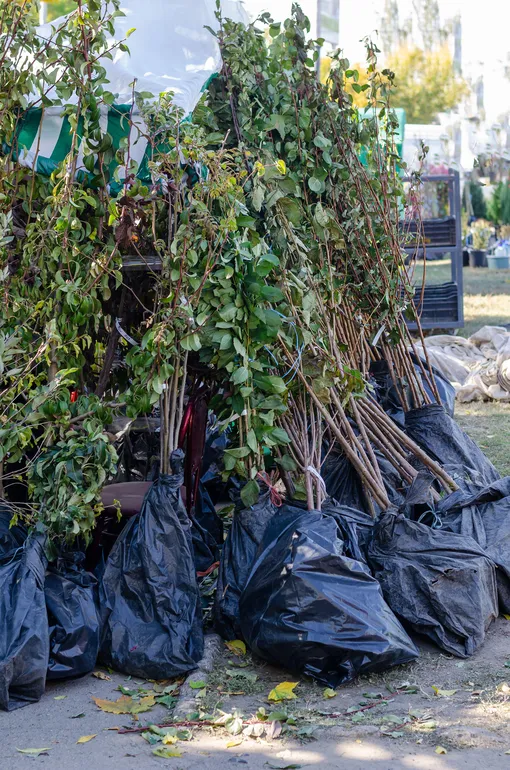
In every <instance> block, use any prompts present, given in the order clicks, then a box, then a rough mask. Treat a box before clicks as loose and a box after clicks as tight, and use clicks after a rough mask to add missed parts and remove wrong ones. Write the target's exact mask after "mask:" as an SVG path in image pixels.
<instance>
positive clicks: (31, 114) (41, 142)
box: [12, 104, 152, 180]
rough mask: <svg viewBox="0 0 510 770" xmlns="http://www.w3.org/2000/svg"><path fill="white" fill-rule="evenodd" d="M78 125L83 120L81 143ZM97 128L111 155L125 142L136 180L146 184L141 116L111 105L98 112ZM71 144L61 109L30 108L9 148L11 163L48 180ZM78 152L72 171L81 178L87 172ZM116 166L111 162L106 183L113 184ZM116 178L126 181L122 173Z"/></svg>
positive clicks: (147, 149)
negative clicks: (105, 137) (135, 167)
mask: <svg viewBox="0 0 510 770" xmlns="http://www.w3.org/2000/svg"><path fill="white" fill-rule="evenodd" d="M80 124H81V125H83V119H81V120H80V121H79V122H78V131H77V137H78V140H81V131H80ZM100 125H101V129H102V133H103V134H109V135H110V137H111V139H112V150H113V153H114V154H115V153H116V152H117V150H119V149H120V146H121V140H122V139H123V138H129V158H130V160H132V161H135V162H136V163H137V164H138V171H137V176H138V177H139V178H140V179H143V180H149V179H150V172H149V166H148V162H149V160H150V159H151V156H152V146H151V144H150V142H149V141H148V139H147V136H146V127H145V124H144V121H143V120H142V118H141V116H140V115H139V114H137V112H136V111H135V110H133V109H132V106H131V105H130V104H120V105H112V106H111V107H109V108H104V109H103V110H102V111H101V118H100ZM72 141H73V134H72V131H71V124H70V122H69V118H68V117H67V116H64V117H62V108H61V107H50V108H47V109H44V108H32V109H29V110H28V111H27V112H26V114H25V116H24V118H23V120H22V121H21V122H20V124H19V127H18V131H17V133H16V136H15V139H14V145H13V148H12V150H13V155H14V159H15V160H18V162H19V163H21V164H22V165H24V166H27V167H29V168H32V169H33V170H34V171H36V172H37V173H39V174H44V175H46V176H49V175H50V174H52V173H53V171H55V169H56V168H57V167H58V165H59V164H61V163H62V161H64V160H65V159H66V157H67V156H68V155H69V153H70V152H71V150H72ZM78 149H79V153H78V162H77V169H76V170H77V174H78V175H84V174H86V173H87V170H86V168H85V164H84V157H83V152H82V150H81V149H80V148H78ZM117 166H118V163H117V161H116V160H115V159H114V160H112V162H111V163H110V166H109V168H108V172H109V177H110V180H113V178H114V172H115V169H116V168H117ZM118 177H119V179H120V180H122V179H124V178H125V177H126V171H125V169H120V171H119V173H118Z"/></svg>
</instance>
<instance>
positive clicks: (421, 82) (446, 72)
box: [360, 0, 469, 123]
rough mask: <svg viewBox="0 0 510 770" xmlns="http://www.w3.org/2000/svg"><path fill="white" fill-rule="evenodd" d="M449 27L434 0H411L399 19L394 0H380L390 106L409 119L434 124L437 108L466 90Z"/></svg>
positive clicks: (446, 107) (453, 103) (452, 103)
mask: <svg viewBox="0 0 510 770" xmlns="http://www.w3.org/2000/svg"><path fill="white" fill-rule="evenodd" d="M453 26H454V22H453V21H448V22H446V23H445V24H442V23H441V16H440V13H439V4H438V2H437V0H413V14H412V16H409V17H408V18H406V19H404V20H403V21H402V20H401V18H400V16H399V9H398V2H397V0H386V2H385V6H384V11H383V14H382V16H381V18H380V41H381V47H382V50H383V53H384V55H385V64H386V66H387V67H388V68H389V69H391V70H393V71H394V72H395V85H396V91H395V94H394V96H393V99H392V102H393V106H394V107H403V108H404V109H405V111H406V115H407V122H408V123H437V122H438V117H439V114H440V113H441V112H448V111H450V110H453V109H455V107H457V106H458V104H459V103H460V102H461V101H462V99H463V98H464V97H465V96H466V95H467V93H468V90H469V89H468V86H467V83H466V82H465V81H464V80H463V79H462V78H461V76H460V75H459V73H458V72H456V71H455V67H454V62H453V57H452V55H451V53H450V48H449V45H448V40H449V37H450V35H451V34H452V30H453ZM360 77H361V75H360Z"/></svg>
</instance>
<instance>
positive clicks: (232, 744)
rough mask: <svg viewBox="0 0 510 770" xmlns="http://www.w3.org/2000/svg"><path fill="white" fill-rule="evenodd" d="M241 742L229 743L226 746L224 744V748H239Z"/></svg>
mask: <svg viewBox="0 0 510 770" xmlns="http://www.w3.org/2000/svg"><path fill="white" fill-rule="evenodd" d="M241 743H242V741H229V742H228V743H227V744H225V748H227V749H233V748H235V746H240V745H241Z"/></svg>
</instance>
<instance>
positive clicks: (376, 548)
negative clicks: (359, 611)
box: [368, 512, 498, 658]
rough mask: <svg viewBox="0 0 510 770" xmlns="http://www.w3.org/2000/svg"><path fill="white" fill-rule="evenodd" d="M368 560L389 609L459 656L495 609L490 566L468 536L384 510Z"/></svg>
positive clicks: (477, 639) (474, 644)
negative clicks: (445, 530) (431, 526)
mask: <svg viewBox="0 0 510 770" xmlns="http://www.w3.org/2000/svg"><path fill="white" fill-rule="evenodd" d="M368 556H369V564H370V566H371V568H372V571H373V574H374V576H375V577H376V578H377V580H378V581H379V582H380V584H381V587H382V590H383V593H384V597H385V599H386V601H387V602H388V604H389V605H390V607H391V608H392V610H393V611H394V612H395V613H396V614H397V615H398V616H399V618H401V619H403V620H404V621H406V622H407V623H409V624H410V626H411V627H412V628H413V629H414V630H415V631H417V632H418V633H421V634H424V635H425V636H427V637H429V638H430V639H432V641H434V642H435V643H436V644H438V645H439V647H441V648H442V649H443V650H446V652H449V653H451V654H452V655H457V656H459V657H462V658H465V657H467V656H469V655H472V654H473V653H474V652H475V650H477V649H478V647H479V646H480V645H481V644H482V642H483V640H484V638H485V632H486V631H487V628H488V627H489V625H490V623H491V622H492V621H493V620H494V619H495V618H496V617H497V615H498V599H497V589H496V575H495V568H494V565H493V564H492V562H491V561H490V560H489V559H488V558H487V556H486V555H485V554H484V552H483V550H482V549H481V548H480V546H479V545H478V544H477V543H476V542H475V541H474V540H472V539H471V538H469V537H464V536H461V535H457V534H454V533H452V532H444V531H443V530H441V529H431V528H430V527H428V526H426V525H425V524H420V523H418V522H415V521H410V520H409V519H406V518H405V517H404V516H403V515H402V514H395V513H391V512H389V513H387V514H385V515H384V516H383V517H382V518H381V520H380V521H379V522H378V523H377V524H376V526H375V528H374V533H373V537H372V540H371V542H370V544H369V547H368Z"/></svg>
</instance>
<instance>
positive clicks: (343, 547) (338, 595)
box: [240, 505, 418, 687]
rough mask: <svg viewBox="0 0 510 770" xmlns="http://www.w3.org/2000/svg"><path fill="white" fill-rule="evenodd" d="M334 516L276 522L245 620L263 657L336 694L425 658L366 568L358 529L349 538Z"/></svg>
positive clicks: (290, 514)
mask: <svg viewBox="0 0 510 770" xmlns="http://www.w3.org/2000/svg"><path fill="white" fill-rule="evenodd" d="M332 512H333V508H332V507H331V506H328V510H327V511H324V512H322V513H319V512H318V511H303V510H302V509H299V508H296V507H292V506H288V505H286V506H284V507H283V508H282V509H281V512H280V513H278V515H277V516H275V517H274V518H273V520H272V521H271V522H270V524H269V526H268V527H267V529H266V532H265V534H264V537H263V539H262V542H261V544H260V548H259V551H258V555H257V558H256V561H255V563H254V565H253V568H252V571H251V574H250V576H249V578H248V582H247V585H246V588H245V590H244V592H243V594H242V596H241V601H240V618H241V628H242V631H243V635H244V638H245V639H246V641H247V642H248V644H249V646H250V647H251V649H252V651H253V652H255V653H256V654H257V655H259V656H260V657H262V658H264V659H265V660H267V661H269V662H270V663H273V664H276V665H282V666H285V667H286V668H289V669H292V670H295V671H298V672H300V673H304V674H308V675H309V676H312V677H314V678H315V679H317V680H318V681H319V682H321V683H323V684H326V685H328V686H329V687H336V686H338V685H340V684H344V683H346V682H349V681H351V680H352V679H354V678H355V677H356V676H358V675H359V674H366V673H370V672H376V671H384V670H385V669H387V668H390V667H391V666H395V665H398V664H401V663H407V662H409V661H412V660H415V658H417V657H418V651H417V649H416V647H415V646H414V644H413V642H412V641H411V639H409V637H408V635H407V634H406V632H405V631H404V629H403V628H402V626H401V625H400V622H399V621H398V620H397V618H396V617H395V615H394V614H393V612H392V611H391V610H390V608H389V607H388V605H387V604H386V602H385V600H384V598H383V595H382V592H381V589H380V586H379V584H378V583H377V581H376V580H374V578H373V577H372V576H371V574H370V571H369V569H368V567H367V565H366V564H365V563H363V562H362V561H361V560H360V556H361V552H360V549H359V546H358V544H357V542H355V541H354V540H353V538H355V531H356V530H355V527H352V526H346V527H345V528H343V531H342V528H341V523H342V517H341V509H340V511H339V515H338V516H337V515H332ZM353 555H354V557H353ZM356 556H357V557H358V558H355V557H356Z"/></svg>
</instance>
